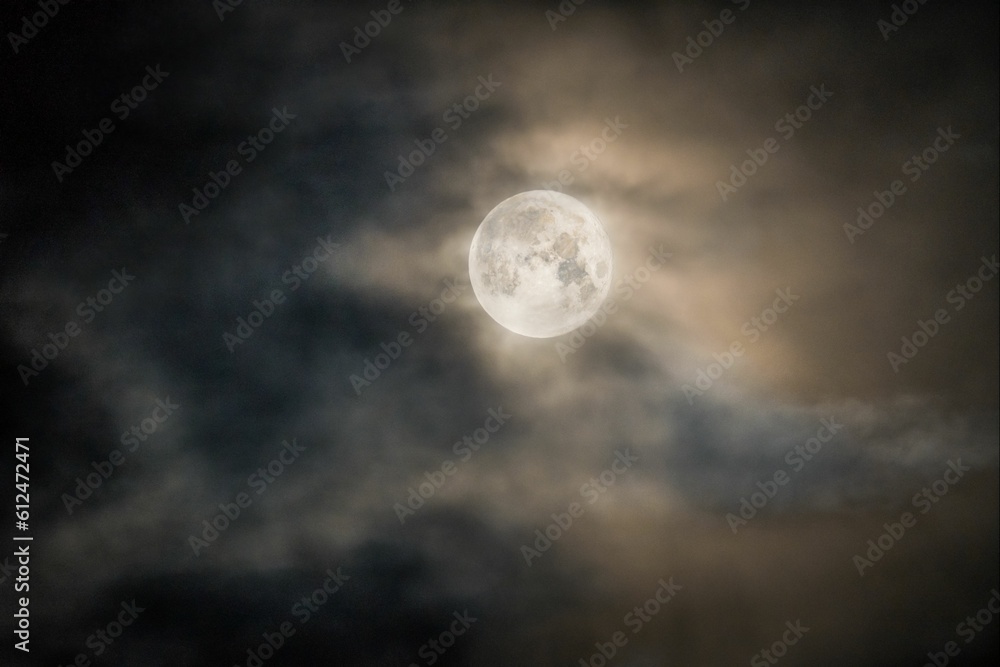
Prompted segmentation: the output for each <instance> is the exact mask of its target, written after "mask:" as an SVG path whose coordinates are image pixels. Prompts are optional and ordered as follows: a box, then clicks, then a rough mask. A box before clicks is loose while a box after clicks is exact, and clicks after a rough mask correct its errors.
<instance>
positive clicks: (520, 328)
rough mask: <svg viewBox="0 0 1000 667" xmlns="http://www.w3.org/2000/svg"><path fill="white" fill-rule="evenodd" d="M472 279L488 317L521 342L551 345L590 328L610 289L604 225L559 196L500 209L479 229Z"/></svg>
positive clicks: (529, 196) (516, 201)
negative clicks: (525, 338)
mask: <svg viewBox="0 0 1000 667" xmlns="http://www.w3.org/2000/svg"><path fill="white" fill-rule="evenodd" d="M469 278H470V280H471V282H472V289H473V291H475V293H476V298H478V299H479V303H480V304H482V306H483V309H484V310H485V311H486V312H487V313H489V315H490V317H492V318H493V319H494V320H496V321H497V322H499V323H500V324H501V325H503V326H504V327H506V328H507V329H509V330H511V331H513V332H515V333H519V334H521V335H522V336H530V337H532V338H551V337H553V336H561V335H562V334H565V333H569V332H570V331H573V330H574V329H576V328H577V327H579V326H581V325H582V324H584V323H585V322H586V321H587V320H589V319H590V318H591V317H592V316H593V315H594V313H596V312H597V310H598V309H599V308H600V306H601V303H603V301H604V298H605V297H606V296H607V295H608V291H609V290H610V288H611V242H610V240H609V239H608V235H607V233H606V232H605V231H604V227H603V225H601V221H600V220H599V219H598V217H597V216H596V215H594V214H593V213H592V212H591V211H590V209H588V208H587V207H586V206H584V205H583V204H581V203H580V202H579V201H577V200H576V199H574V198H573V197H570V196H569V195H564V194H562V193H559V192H553V191H549V190H532V191H530V192H522V193H521V194H518V195H514V196H513V197H511V198H509V199H506V200H504V201H502V202H500V203H499V204H498V205H497V206H496V208H494V209H493V210H492V211H490V212H489V215H487V216H486V218H485V219H484V220H483V223H482V224H481V225H479V229H478V230H476V235H475V237H473V239H472V247H471V249H470V250H469Z"/></svg>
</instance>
